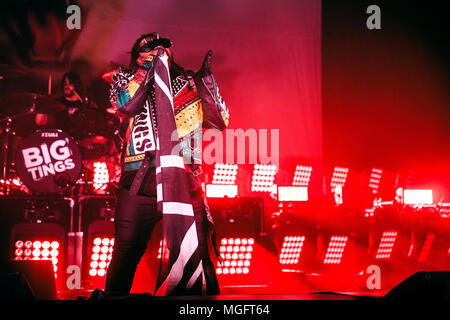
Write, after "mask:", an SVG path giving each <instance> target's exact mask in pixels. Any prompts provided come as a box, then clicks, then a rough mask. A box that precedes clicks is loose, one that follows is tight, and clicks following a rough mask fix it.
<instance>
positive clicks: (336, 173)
mask: <svg viewBox="0 0 450 320" xmlns="http://www.w3.org/2000/svg"><path fill="white" fill-rule="evenodd" d="M347 175H348V168H342V167H334V169H333V176H332V177H331V183H330V186H331V192H334V189H335V188H336V187H337V186H341V187H343V186H344V185H345V182H346V180H347Z"/></svg>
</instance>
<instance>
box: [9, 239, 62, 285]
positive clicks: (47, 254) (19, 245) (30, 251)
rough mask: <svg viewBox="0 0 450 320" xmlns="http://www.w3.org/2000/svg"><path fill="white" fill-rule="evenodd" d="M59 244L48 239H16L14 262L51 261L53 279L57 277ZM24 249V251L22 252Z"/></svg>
mask: <svg viewBox="0 0 450 320" xmlns="http://www.w3.org/2000/svg"><path fill="white" fill-rule="evenodd" d="M59 247H60V242H59V241H58V240H55V239H50V238H39V239H35V238H34V239H33V240H29V238H28V239H26V238H25V237H24V238H19V239H16V241H15V248H16V249H15V250H14V258H13V259H14V260H51V261H52V264H53V271H54V273H55V278H57V277H58V273H57V271H58V262H59V260H58V256H59V253H60V251H59V250H60V249H59ZM24 249H25V250H24Z"/></svg>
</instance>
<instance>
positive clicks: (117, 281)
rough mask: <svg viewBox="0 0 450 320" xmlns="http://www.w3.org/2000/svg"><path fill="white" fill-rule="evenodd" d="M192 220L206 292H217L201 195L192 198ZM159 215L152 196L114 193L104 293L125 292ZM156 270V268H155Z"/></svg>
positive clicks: (217, 285)
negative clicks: (111, 233) (111, 235)
mask: <svg viewBox="0 0 450 320" xmlns="http://www.w3.org/2000/svg"><path fill="white" fill-rule="evenodd" d="M192 205H193V209H194V216H195V224H196V227H197V234H198V238H199V250H200V254H201V256H202V257H203V259H202V264H203V268H204V271H205V273H206V274H205V278H206V279H207V281H206V282H207V283H206V289H207V294H210V295H213V294H219V284H218V281H217V277H216V273H215V268H214V264H213V263H212V261H211V259H210V256H209V251H208V242H207V223H208V222H207V219H206V217H205V214H204V212H205V206H204V203H203V198H202V196H198V197H195V198H192ZM161 219H162V215H161V213H158V211H157V209H156V197H151V196H144V195H139V194H137V195H136V194H134V195H133V194H131V192H130V191H129V190H127V189H121V190H120V191H119V194H118V199H117V205H116V216H115V220H114V222H115V231H114V236H115V240H114V241H115V243H114V251H113V254H112V259H111V262H110V265H109V268H108V272H107V275H106V284H105V292H106V293H107V294H117V295H127V294H129V293H130V290H131V286H132V284H133V279H134V275H135V272H136V268H137V265H138V263H139V261H140V260H141V258H142V256H143V254H144V252H145V250H146V248H147V243H148V241H149V240H150V236H151V233H152V231H153V228H154V227H155V225H156V224H157V223H158V221H159V220H161ZM155 272H158V270H155Z"/></svg>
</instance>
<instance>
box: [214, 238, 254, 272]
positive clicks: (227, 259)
mask: <svg viewBox="0 0 450 320" xmlns="http://www.w3.org/2000/svg"><path fill="white" fill-rule="evenodd" d="M254 244H255V240H254V238H223V239H222V240H221V241H220V248H219V251H220V255H221V257H222V259H223V261H222V263H221V264H220V265H219V266H217V268H216V273H217V274H218V275H243V274H248V273H249V272H250V265H251V260H252V258H253V256H252V255H253V246H254Z"/></svg>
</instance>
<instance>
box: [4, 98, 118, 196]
mask: <svg viewBox="0 0 450 320" xmlns="http://www.w3.org/2000/svg"><path fill="white" fill-rule="evenodd" d="M65 109H66V107H65V106H64V105H63V104H62V103H60V102H59V101H57V100H54V99H51V98H49V97H47V96H44V95H40V94H36V93H14V94H8V95H5V96H3V97H2V98H1V99H0V133H1V138H2V147H3V148H2V149H1V151H0V154H1V160H0V163H1V168H2V171H1V177H2V178H1V179H0V195H6V196H9V195H11V196H16V195H23V193H26V194H28V195H33V196H35V195H37V196H40V195H45V196H49V195H60V194H61V195H64V196H68V195H69V196H71V197H74V196H79V195H85V194H105V193H109V192H111V190H113V189H114V187H116V186H117V181H118V178H119V176H120V164H119V163H120V161H119V157H120V155H119V153H120V152H119V150H120V139H119V137H118V132H119V126H120V120H119V118H117V117H116V116H115V115H114V114H111V113H109V112H107V111H105V112H102V111H100V109H99V108H92V107H90V106H89V105H86V107H82V108H80V109H79V110H78V111H77V112H76V113H75V114H74V115H73V116H72V117H71V120H70V124H71V125H70V128H68V129H66V130H67V131H68V132H64V131H63V130H61V129H58V128H54V127H53V128H46V127H39V126H38V125H37V124H36V121H35V117H36V115H37V114H45V115H49V116H50V117H51V116H52V115H54V114H56V113H58V112H60V111H62V110H65ZM96 162H97V163H98V162H101V163H103V164H106V166H105V167H106V168H107V173H105V172H104V171H105V170H104V171H103V176H102V180H101V181H102V182H101V186H100V187H99V186H98V182H97V183H95V181H94V180H95V179H94V178H96V175H97V172H95V167H96ZM105 176H106V179H105ZM110 186H112V187H113V188H112V189H111V188H110ZM99 190H103V192H101V191H100V192H99Z"/></svg>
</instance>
